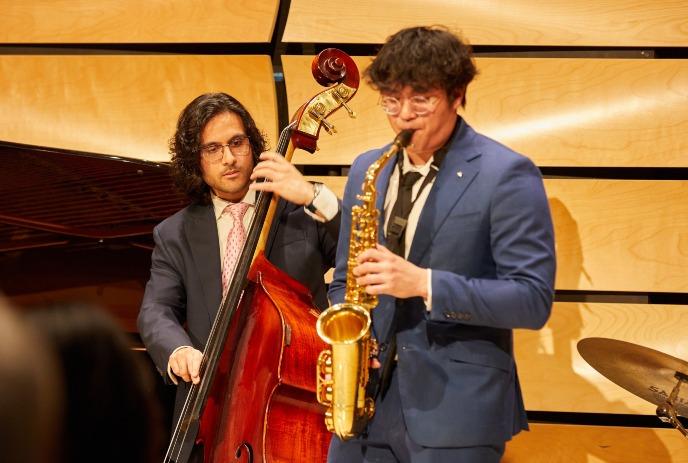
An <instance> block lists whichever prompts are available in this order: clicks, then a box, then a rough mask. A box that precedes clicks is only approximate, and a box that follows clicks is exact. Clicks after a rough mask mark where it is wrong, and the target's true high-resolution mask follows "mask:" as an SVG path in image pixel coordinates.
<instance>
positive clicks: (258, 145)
mask: <svg viewBox="0 0 688 463" xmlns="http://www.w3.org/2000/svg"><path fill="white" fill-rule="evenodd" d="M224 112H232V113H234V114H236V115H237V116H239V117H240V118H241V120H242V122H243V123H244V129H245V130H246V136H248V139H249V141H250V143H251V153H252V156H253V162H254V164H255V163H256V162H257V161H258V156H260V153H262V152H263V151H265V146H266V140H265V135H263V133H262V132H261V131H260V130H259V129H258V127H256V123H255V122H254V120H253V117H251V115H250V114H249V112H248V111H247V110H246V108H245V107H244V105H242V104H241V103H240V102H239V101H238V100H237V99H236V98H234V97H233V96H230V95H228V94H226V93H204V94H203V95H200V96H198V97H196V98H195V99H194V100H193V101H192V102H191V103H189V104H188V105H187V106H186V108H184V110H183V111H182V112H181V114H180V115H179V120H178V121H177V131H176V132H175V134H174V137H172V138H171V139H170V154H171V155H172V178H173V179H174V182H175V184H176V185H177V187H178V188H179V189H180V190H181V191H182V192H183V193H184V194H186V196H188V198H189V199H190V200H191V201H193V202H196V203H200V204H209V203H210V187H209V186H208V185H207V184H206V183H205V182H204V181H203V176H202V173H201V155H200V149H201V132H203V128H204V127H205V125H206V124H207V123H208V121H210V119H212V118H213V117H215V116H217V115H218V114H221V113H224Z"/></svg>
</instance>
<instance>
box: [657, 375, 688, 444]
mask: <svg viewBox="0 0 688 463" xmlns="http://www.w3.org/2000/svg"><path fill="white" fill-rule="evenodd" d="M674 378H676V379H677V380H678V382H677V383H676V386H674V388H673V389H672V390H671V394H669V398H668V399H667V400H666V402H664V403H663V404H661V405H660V406H658V407H657V416H658V417H659V419H660V420H662V421H663V422H664V423H670V424H671V425H672V426H673V427H674V428H676V429H678V430H679V431H680V432H681V434H683V437H686V438H688V431H686V428H684V427H683V425H682V424H681V421H679V419H678V415H677V413H676V408H675V407H674V403H676V399H677V398H678V392H679V390H680V389H681V384H683V383H688V376H686V375H684V374H683V373H680V372H678V371H677V372H676V374H675V375H674Z"/></svg>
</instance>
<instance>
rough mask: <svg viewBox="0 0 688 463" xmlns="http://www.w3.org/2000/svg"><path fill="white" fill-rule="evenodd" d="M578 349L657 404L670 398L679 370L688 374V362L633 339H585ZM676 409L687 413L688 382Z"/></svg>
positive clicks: (603, 371)
mask: <svg viewBox="0 0 688 463" xmlns="http://www.w3.org/2000/svg"><path fill="white" fill-rule="evenodd" d="M578 352H580V354H581V355H582V356H583V358H584V359H585V361H586V362H588V363H589V364H590V365H591V366H592V367H593V368H595V369H596V370H597V371H599V372H600V373H601V374H603V375H604V376H606V377H607V378H608V379H610V380H611V381H613V382H614V383H616V384H618V385H619V386H621V387H622V388H624V389H626V390H627V391H629V392H631V393H633V394H635V395H637V396H638V397H640V398H642V399H645V400H647V401H648V402H651V403H653V404H655V405H662V404H664V403H665V402H666V400H667V399H668V398H669V395H670V394H671V391H672V390H673V389H674V386H676V383H677V382H678V381H679V380H678V379H677V378H676V377H675V375H676V373H677V372H678V373H682V374H683V375H686V376H688V362H685V361H683V360H680V359H677V358H675V357H672V356H671V355H668V354H665V353H663V352H659V351H656V350H654V349H650V348H648V347H643V346H639V345H637V344H632V343H630V342H625V341H619V340H616V339H607V338H585V339H582V340H580V341H579V342H578ZM674 408H675V409H676V413H678V414H679V415H682V416H688V384H685V385H682V388H681V390H680V391H679V394H678V397H677V398H676V401H675V403H674Z"/></svg>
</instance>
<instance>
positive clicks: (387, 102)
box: [380, 96, 439, 116]
mask: <svg viewBox="0 0 688 463" xmlns="http://www.w3.org/2000/svg"><path fill="white" fill-rule="evenodd" d="M438 101H439V98H437V97H436V96H430V97H427V96H412V97H411V98H408V102H409V107H410V109H411V112H413V113H414V114H415V115H416V116H427V115H428V114H430V113H431V112H433V111H434V110H435V106H436V105H437V102H438ZM380 106H382V110H383V111H384V112H385V113H386V114H388V115H390V116H398V115H399V113H400V112H401V100H399V99H398V98H394V97H393V96H383V97H381V98H380Z"/></svg>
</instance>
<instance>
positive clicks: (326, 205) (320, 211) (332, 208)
mask: <svg viewBox="0 0 688 463" xmlns="http://www.w3.org/2000/svg"><path fill="white" fill-rule="evenodd" d="M312 205H313V207H314V208H315V209H316V211H317V213H313V212H311V211H309V210H308V209H306V208H305V207H304V210H305V211H306V214H308V215H310V216H311V217H313V219H315V220H317V221H318V222H323V223H324V222H329V221H330V220H332V219H333V218H334V217H335V216H336V215H337V212H339V201H338V200H337V195H335V194H334V192H333V191H332V190H330V189H329V188H327V186H326V185H323V186H322V187H321V188H320V193H319V194H318V195H317V196H316V197H315V199H313V203H312Z"/></svg>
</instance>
